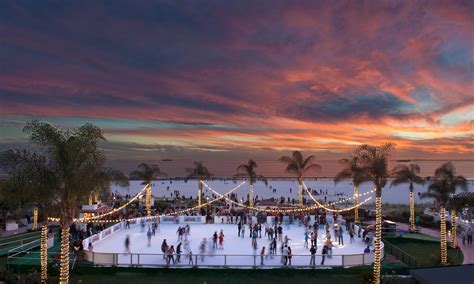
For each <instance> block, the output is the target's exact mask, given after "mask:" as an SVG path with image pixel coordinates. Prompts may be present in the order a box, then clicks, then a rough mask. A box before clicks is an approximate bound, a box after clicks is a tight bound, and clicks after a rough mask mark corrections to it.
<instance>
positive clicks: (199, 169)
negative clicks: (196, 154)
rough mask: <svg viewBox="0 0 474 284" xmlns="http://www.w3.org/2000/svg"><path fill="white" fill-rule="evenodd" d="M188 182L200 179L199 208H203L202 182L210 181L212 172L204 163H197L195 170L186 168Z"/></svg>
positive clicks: (195, 163)
mask: <svg viewBox="0 0 474 284" xmlns="http://www.w3.org/2000/svg"><path fill="white" fill-rule="evenodd" d="M186 173H187V174H188V175H187V176H186V180H188V179H193V178H197V179H198V186H199V187H198V206H201V198H202V181H203V180H204V179H209V178H210V177H211V176H212V174H211V172H210V171H209V170H208V169H207V168H206V167H205V166H204V165H203V163H202V161H199V162H197V161H195V162H194V168H186Z"/></svg>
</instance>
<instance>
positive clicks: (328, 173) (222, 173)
mask: <svg viewBox="0 0 474 284" xmlns="http://www.w3.org/2000/svg"><path fill="white" fill-rule="evenodd" d="M247 161H248V159H246V160H203V164H204V165H205V166H206V167H207V168H208V169H209V171H210V172H211V173H212V174H213V177H215V178H230V177H232V176H233V175H234V174H235V173H236V169H237V167H238V166H239V165H240V164H242V163H246V162H247ZM255 161H256V162H257V165H258V167H257V168H256V172H257V174H260V175H263V176H265V177H267V178H291V177H294V176H293V175H291V174H288V173H286V172H285V165H284V164H283V163H281V162H279V161H277V160H257V159H255ZM144 162H147V163H151V164H158V165H159V166H160V169H161V170H162V171H163V172H165V173H166V174H167V175H168V177H169V178H180V177H185V176H186V171H185V169H186V168H191V167H193V160H166V159H165V160H159V161H156V160H155V161H153V160H150V161H144ZM446 162H452V163H453V164H454V165H455V167H456V170H457V174H458V175H462V176H464V177H466V178H470V179H472V178H474V159H473V160H471V159H465V160H460V159H457V160H441V159H433V160H427V159H412V160H408V159H403V160H402V159H399V160H391V161H390V163H389V169H392V168H394V167H395V166H397V165H399V164H408V163H416V164H418V165H419V166H420V170H421V172H420V175H421V176H423V177H431V176H433V175H434V172H435V170H436V168H438V167H439V166H441V165H442V164H443V163H446ZM139 163H140V162H135V161H111V163H110V164H111V165H113V166H116V167H118V168H119V169H122V170H124V171H125V172H126V173H128V172H129V171H132V170H134V169H135V168H136V167H137V166H138V164H139ZM316 163H318V164H319V165H321V167H322V169H321V171H319V172H316V171H309V172H307V173H306V174H305V177H306V178H332V177H334V176H335V175H336V174H337V173H338V172H339V171H340V170H341V169H342V166H341V165H340V164H339V162H338V160H316Z"/></svg>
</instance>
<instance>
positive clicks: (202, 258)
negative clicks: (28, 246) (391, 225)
mask: <svg viewBox="0 0 474 284" xmlns="http://www.w3.org/2000/svg"><path fill="white" fill-rule="evenodd" d="M381 245H382V248H381V249H382V252H381V255H382V256H383V255H384V244H383V242H382V243H381ZM85 253H86V259H87V260H88V261H90V262H93V263H94V264H95V265H101V266H121V267H127V266H130V267H188V268H191V267H206V268H207V267H212V268H252V269H253V268H283V267H297V268H318V267H354V266H361V265H370V264H372V263H373V262H374V253H373V252H370V253H361V254H344V255H336V254H332V255H327V256H325V263H324V264H321V261H322V255H321V254H316V255H315V264H314V265H310V264H311V255H308V254H307V255H293V256H292V264H291V266H289V265H284V263H283V260H284V257H283V256H282V255H265V256H263V257H261V256H260V255H249V254H213V255H201V254H193V256H192V262H191V261H190V259H189V257H188V255H186V254H182V255H181V256H180V258H181V259H180V260H181V262H178V261H177V260H178V255H176V254H174V255H173V259H174V261H173V260H171V259H170V262H169V263H168V262H167V259H166V258H165V257H164V255H163V254H148V253H130V254H128V253H102V252H90V251H88V250H85ZM262 263H263V264H262Z"/></svg>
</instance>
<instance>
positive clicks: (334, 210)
mask: <svg viewBox="0 0 474 284" xmlns="http://www.w3.org/2000/svg"><path fill="white" fill-rule="evenodd" d="M202 184H203V185H204V186H205V187H206V188H207V189H209V190H210V191H212V192H213V193H214V194H216V195H218V196H221V197H222V195H221V194H220V193H218V192H217V191H215V190H214V189H212V187H210V186H209V185H208V184H206V183H205V182H202ZM303 185H304V184H303ZM371 192H373V191H370V192H366V193H364V194H362V195H360V196H363V195H367V194H370V193H371ZM310 196H311V197H312V195H311V193H310ZM312 198H314V197H312ZM370 199H372V197H369V198H367V199H366V200H364V201H363V202H361V203H359V204H358V205H355V206H352V207H349V208H345V209H333V208H329V207H327V206H325V205H323V204H321V203H319V202H318V201H317V200H316V201H315V202H316V203H317V205H316V206H310V207H305V208H295V209H263V208H257V207H250V206H246V205H244V204H241V203H238V202H235V201H233V200H232V199H227V198H226V200H227V201H229V202H230V203H233V204H235V205H237V206H239V207H243V208H246V209H249V210H254V211H260V212H266V213H295V212H306V211H311V210H314V209H318V208H324V209H326V210H328V211H332V212H337V213H340V212H344V211H349V210H353V209H354V208H355V207H358V206H362V205H363V204H365V203H366V202H368V201H369V200H370ZM313 200H314V199H313ZM342 201H344V200H341V201H340V202H342ZM340 202H339V201H338V202H335V203H333V204H338V203H340Z"/></svg>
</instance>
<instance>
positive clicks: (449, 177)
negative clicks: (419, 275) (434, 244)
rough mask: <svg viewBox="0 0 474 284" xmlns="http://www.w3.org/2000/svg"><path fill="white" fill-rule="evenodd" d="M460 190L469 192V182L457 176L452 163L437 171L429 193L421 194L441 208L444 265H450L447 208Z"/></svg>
mask: <svg viewBox="0 0 474 284" xmlns="http://www.w3.org/2000/svg"><path fill="white" fill-rule="evenodd" d="M458 188H461V189H463V190H467V180H466V178H465V177H463V176H457V175H456V167H455V166H454V165H453V164H452V163H451V162H448V163H445V164H443V165H441V167H439V168H437V169H436V171H435V176H434V180H433V182H432V183H431V184H430V186H429V187H428V191H427V192H423V193H421V194H420V197H421V198H432V199H434V200H435V202H436V204H437V205H438V207H439V214H440V219H441V223H440V227H441V228H440V237H441V264H442V265H447V264H448V255H447V247H446V207H447V206H448V205H449V203H450V200H451V199H452V198H453V196H454V195H455V194H456V190H457V189H458Z"/></svg>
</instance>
